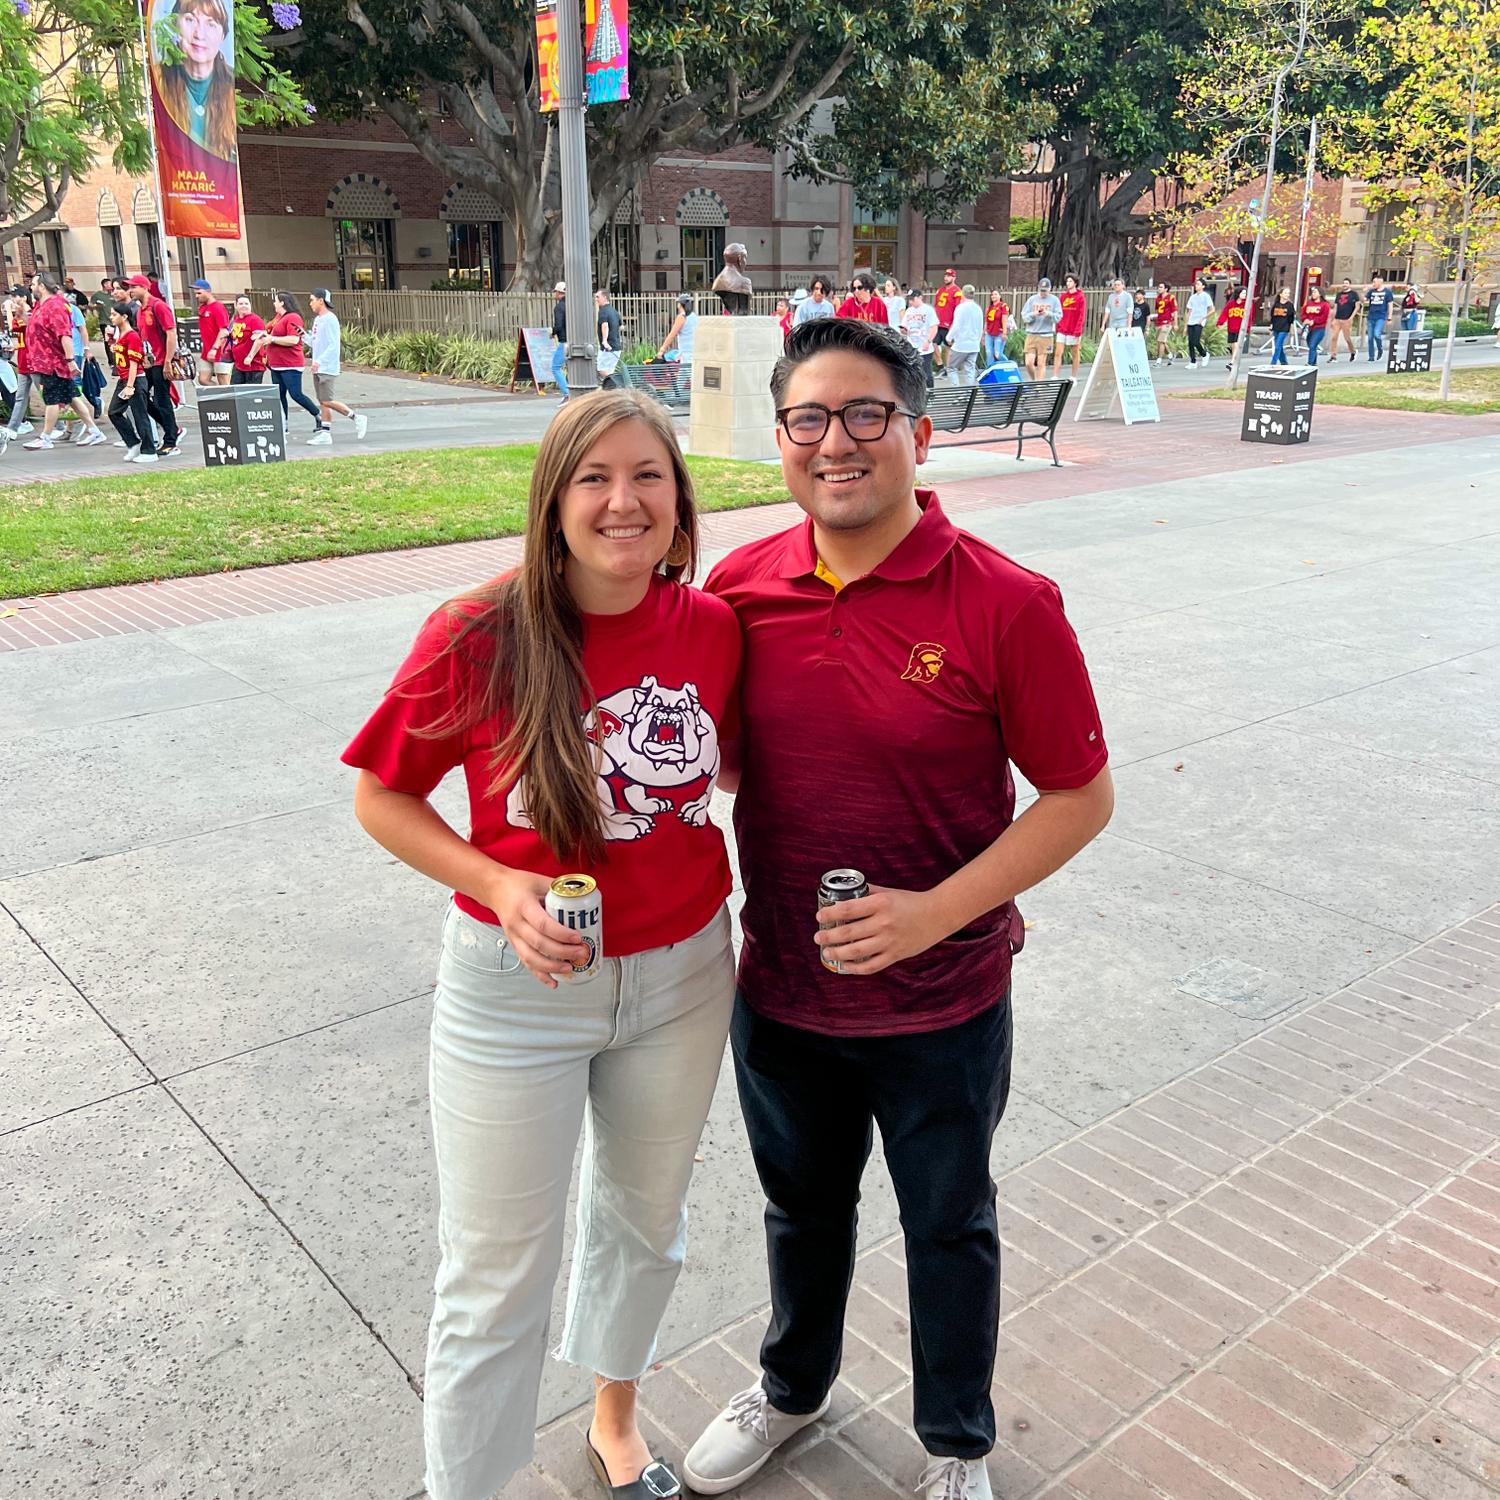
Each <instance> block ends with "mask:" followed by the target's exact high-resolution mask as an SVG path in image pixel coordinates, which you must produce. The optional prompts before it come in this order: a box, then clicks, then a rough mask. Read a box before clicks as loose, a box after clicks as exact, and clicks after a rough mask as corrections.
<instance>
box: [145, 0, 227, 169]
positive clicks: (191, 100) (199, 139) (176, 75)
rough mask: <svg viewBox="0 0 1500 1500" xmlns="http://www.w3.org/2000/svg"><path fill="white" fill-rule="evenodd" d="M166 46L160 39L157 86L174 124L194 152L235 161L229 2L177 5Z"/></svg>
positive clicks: (182, 1)
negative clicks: (195, 148)
mask: <svg viewBox="0 0 1500 1500" xmlns="http://www.w3.org/2000/svg"><path fill="white" fill-rule="evenodd" d="M173 19H174V20H175V26H172V22H170V21H168V22H166V23H159V24H165V25H167V26H168V27H169V28H170V30H169V32H168V37H167V41H166V44H165V45H162V43H161V40H160V34H159V32H158V33H157V36H158V41H157V49H158V50H157V54H156V86H157V89H158V91H159V92H160V95H161V99H162V102H163V103H164V104H165V105H166V107H167V113H168V114H169V115H171V117H172V120H173V122H174V123H175V124H176V125H177V126H178V128H179V129H180V130H181V131H182V133H183V134H184V135H185V136H187V138H188V139H189V140H190V141H192V143H193V144H194V145H195V146H201V147H202V148H203V149H204V150H205V151H208V152H211V153H212V154H213V155H214V156H217V157H218V158H219V159H220V160H221V161H234V160H235V158H236V156H237V155H238V153H237V151H236V148H235V118H234V74H233V73H232V72H231V71H230V69H229V64H228V63H227V62H226V61H225V60H224V42H225V39H226V38H227V37H228V35H229V9H228V6H227V4H226V0H177V13H176V16H175V18H173Z"/></svg>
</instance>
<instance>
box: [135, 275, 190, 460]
mask: <svg viewBox="0 0 1500 1500" xmlns="http://www.w3.org/2000/svg"><path fill="white" fill-rule="evenodd" d="M129 285H130V300H131V301H132V302H134V303H135V306H136V312H135V326H136V331H137V332H138V333H139V334H140V336H141V342H142V343H143V344H144V345H145V347H146V410H147V411H148V412H149V413H150V415H151V420H152V421H153V422H155V423H156V424H157V425H158V426H159V427H160V428H161V430H162V444H161V447H160V448H159V449H158V450H157V452H158V454H159V455H160V456H161V457H162V458H175V457H176V455H177V452H178V448H177V443H178V439H179V438H180V437H181V435H182V434H181V429H180V428H179V427H178V425H177V413H176V411H175V409H174V408H175V406H176V392H175V391H174V390H173V389H172V382H171V380H170V379H169V378H168V374H167V372H168V370H169V369H170V368H171V364H172V361H173V360H174V359H176V358H177V319H176V317H175V316H174V315H173V313H172V309H171V308H170V307H168V306H167V304H166V303H165V302H163V301H162V299H161V298H160V297H159V296H158V295H157V294H156V293H155V292H154V291H153V290H152V282H151V278H150V277H149V276H132V277H131V278H130V283H129Z"/></svg>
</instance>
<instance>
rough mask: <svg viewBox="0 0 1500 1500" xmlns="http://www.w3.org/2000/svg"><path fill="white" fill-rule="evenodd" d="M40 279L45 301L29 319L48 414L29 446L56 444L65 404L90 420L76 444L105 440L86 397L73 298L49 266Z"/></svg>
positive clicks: (29, 341)
mask: <svg viewBox="0 0 1500 1500" xmlns="http://www.w3.org/2000/svg"><path fill="white" fill-rule="evenodd" d="M36 283H37V285H38V287H39V288H40V290H41V293H42V300H41V301H40V302H39V303H38V304H37V305H36V307H35V308H34V309H33V310H32V314H31V317H30V319H29V320H28V322H27V324H26V349H27V358H28V361H29V363H30V365H31V374H32V376H33V377H35V378H39V379H40V381H41V386H42V400H43V402H44V403H45V404H46V414H45V415H44V416H43V418H42V430H41V431H40V432H39V433H37V435H36V436H35V437H34V438H32V439H31V440H30V441H29V442H28V443H26V444H25V446H26V447H27V448H30V449H32V450H33V451H47V450H50V449H51V448H53V447H54V446H55V440H54V438H53V436H52V433H53V430H54V429H55V428H56V426H57V419H58V417H59V415H60V414H61V413H62V410H63V408H64V407H71V408H72V409H73V411H74V412H75V413H76V414H77V415H78V417H79V418H80V420H81V421H82V422H83V425H84V434H83V436H82V437H81V438H78V439H76V441H75V446H77V447H79V448H92V447H94V446H95V445H96V444H98V443H102V442H104V440H105V439H104V434H103V433H102V432H100V431H99V424H98V423H97V422H95V420H94V409H93V407H92V406H91V405H90V404H89V402H87V401H86V400H84V398H83V393H82V391H81V390H80V389H79V385H78V379H79V376H80V374H81V373H82V371H81V370H80V369H79V363H78V356H77V352H76V350H75V348H74V343H73V309H74V303H73V300H72V298H70V297H69V296H67V294H66V293H65V292H64V291H63V289H62V282H61V281H59V280H58V279H57V277H56V276H54V275H52V273H51V272H49V271H43V272H39V273H38V274H37V277H36Z"/></svg>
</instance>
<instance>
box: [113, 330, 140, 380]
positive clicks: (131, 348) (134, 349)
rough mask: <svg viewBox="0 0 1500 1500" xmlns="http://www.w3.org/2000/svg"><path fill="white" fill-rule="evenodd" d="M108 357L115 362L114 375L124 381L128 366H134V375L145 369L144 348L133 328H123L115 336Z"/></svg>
mask: <svg viewBox="0 0 1500 1500" xmlns="http://www.w3.org/2000/svg"><path fill="white" fill-rule="evenodd" d="M110 355H111V357H112V358H113V359H114V362H115V373H116V374H117V375H118V376H119V377H120V379H121V380H124V378H125V376H126V375H127V374H128V373H129V370H130V366H131V365H132V364H134V366H135V373H136V374H137V375H140V374H141V373H142V372H143V371H144V370H145V368H146V346H145V344H143V343H142V342H141V336H140V334H138V333H137V332H136V331H135V329H133V328H123V329H121V330H120V332H119V333H118V334H116V335H115V341H114V345H113V347H112V348H111V349H110Z"/></svg>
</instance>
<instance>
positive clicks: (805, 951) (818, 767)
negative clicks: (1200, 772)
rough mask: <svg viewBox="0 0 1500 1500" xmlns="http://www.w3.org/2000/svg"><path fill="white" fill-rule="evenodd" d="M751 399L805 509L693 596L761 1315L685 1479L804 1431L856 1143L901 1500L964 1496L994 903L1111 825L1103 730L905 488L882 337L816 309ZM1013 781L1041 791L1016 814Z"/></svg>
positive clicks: (960, 536)
mask: <svg viewBox="0 0 1500 1500" xmlns="http://www.w3.org/2000/svg"><path fill="white" fill-rule="evenodd" d="M772 395H773V398H774V401H775V406H776V409H777V411H776V415H777V423H778V430H777V434H776V440H777V444H778V446H779V448H780V452H781V467H782V475H783V477H784V479H785V481H786V485H787V488H788V490H789V491H790V492H791V495H792V498H793V499H794V500H795V501H796V502H797V504H798V505H799V506H800V507H801V508H802V509H803V511H804V512H806V519H805V520H803V521H801V522H800V523H799V524H797V525H795V526H793V527H792V528H791V529H790V530H788V531H785V532H782V533H781V534H779V535H777V536H773V537H770V538H767V539H766V540H764V541H758V542H751V543H750V544H748V545H747V546H743V547H740V548H739V549H737V550H736V551H735V552H733V553H731V554H730V555H729V557H727V558H726V559H725V560H724V561H723V562H721V563H720V564H719V565H718V566H717V567H716V568H715V569H714V570H713V572H712V574H711V575H710V576H709V579H708V582H707V584H706V585H705V587H706V588H707V590H708V592H709V593H711V594H714V595H717V596H718V597H719V598H721V599H724V600H727V601H728V602H729V603H730V604H732V605H733V606H734V610H735V613H736V614H737V615H738V616H739V620H740V625H741V628H742V630H743V631H744V638H745V668H744V686H743V695H742V697H743V711H744V715H745V731H746V733H745V740H744V751H743V756H742V762H741V770H740V776H739V779H738V795H737V797H736V800H735V808H734V819H735V830H736V834H737V842H738V850H739V860H740V874H741V879H742V883H743V887H744V892H745V906H744V909H743V929H744V946H743V949H742V953H741V958H740V970H739V992H738V998H737V1000H736V1004H735V1016H734V1022H733V1025H732V1027H731V1033H730V1034H731V1042H732V1047H733V1055H734V1062H735V1072H736V1077H737V1080H738V1083H739V1093H740V1103H741V1107H742V1110H743V1113H744V1117H745V1124H746V1129H747V1132H748V1134H749V1139H750V1147H751V1151H752V1153H753V1155H754V1158H755V1164H756V1169H757V1171H758V1173H759V1175H760V1179H761V1184H762V1186H763V1188H764V1190H765V1193H766V1196H767V1198H768V1199H769V1207H768V1208H767V1211H766V1239H767V1246H768V1251H769V1256H770V1265H771V1288H772V1291H771V1297H772V1306H773V1308H774V1309H775V1311H774V1313H773V1316H772V1319H771V1326H770V1330H769V1332H768V1334H767V1336H766V1338H765V1341H764V1342H763V1344H762V1345H761V1351H760V1360H761V1376H760V1379H759V1381H758V1382H757V1383H756V1384H755V1385H754V1386H753V1387H751V1388H750V1389H749V1390H746V1391H743V1392H741V1393H740V1394H739V1395H737V1396H736V1397H735V1398H734V1401H733V1402H732V1403H731V1406H730V1408H729V1411H728V1412H726V1413H725V1416H728V1417H729V1420H724V1419H722V1418H716V1419H715V1420H714V1421H713V1422H711V1423H710V1425H709V1427H708V1428H707V1429H706V1430H705V1431H704V1433H703V1435H702V1436H701V1437H700V1438H699V1439H698V1441H697V1442H696V1443H695V1444H694V1445H693V1447H692V1449H691V1450H690V1451H689V1453H688V1454H687V1457H686V1459H685V1460H684V1464H683V1471H684V1478H685V1479H686V1480H687V1482H688V1484H689V1485H690V1486H691V1487H692V1488H694V1489H696V1490H698V1491H700V1492H702V1493H705V1494H721V1493H723V1492H725V1491H726V1490H728V1489H729V1488H731V1487H732V1485H733V1484H735V1483H738V1482H741V1481H742V1480H744V1479H747V1478H748V1477H749V1476H750V1474H752V1473H754V1472H755V1471H756V1469H758V1468H759V1467H760V1466H761V1465H762V1464H764V1463H765V1461H766V1460H767V1459H768V1458H769V1457H770V1455H771V1453H772V1451H773V1450H774V1449H775V1447H776V1446H777V1445H778V1444H780V1443H782V1442H784V1441H785V1440H786V1439H787V1438H789V1437H791V1436H792V1434H793V1433H795V1432H796V1431H797V1430H798V1429H799V1428H802V1427H805V1426H806V1425H807V1424H808V1423H809V1422H811V1421H813V1420H814V1419H815V1418H816V1417H817V1416H818V1415H819V1414H821V1413H822V1412H823V1411H824V1410H826V1409H827V1406H828V1402H829V1393H830V1389H831V1387H832V1385H833V1382H834V1379H835V1377H836V1376H837V1374H838V1371H839V1358H840V1350H841V1344H842V1339H843V1325H844V1308H845V1299H846V1296H847V1293H848V1290H849V1281H850V1276H851V1273H852V1270H853V1265H854V1249H855V1213H856V1209H855V1206H856V1204H857V1202H858V1200H859V1185H860V1179H861V1176H862V1174H863V1172H864V1168H865V1163H866V1161H867V1159H868V1157H869V1154H870V1141H871V1136H872V1133H873V1130H874V1128H875V1127H876V1126H877V1125H878V1127H879V1129H880V1134H881V1140H882V1142H883V1145H884V1151H885V1159H886V1163H887V1165H888V1167H889V1169H890V1173H891V1177H892V1180H893V1181H894V1183H895V1187H896V1195H897V1197H898V1199H899V1200H900V1203H901V1223H902V1228H903V1231H904V1235H905V1251H906V1266H907V1282H908V1288H909V1298H910V1304H911V1324H912V1343H913V1346H914V1347H915V1348H916V1349H918V1350H919V1351H920V1354H919V1357H918V1359H917V1362H916V1373H915V1387H914V1390H913V1409H914V1413H915V1425H916V1427H917V1431H918V1434H919V1436H920V1437H921V1438H922V1439H923V1443H924V1446H925V1447H926V1448H927V1451H928V1454H929V1458H930V1464H929V1467H928V1468H927V1470H926V1471H925V1472H924V1474H923V1476H922V1479H921V1480H920V1482H919V1489H920V1492H921V1494H922V1495H923V1496H924V1497H925V1500H939V1497H950V1496H959V1495H962V1496H964V1497H965V1500H980V1497H983V1500H989V1497H990V1486H989V1481H988V1478H987V1477H986V1474H985V1465H984V1455H985V1454H986V1452H988V1450H989V1449H990V1447H991V1446H992V1444H993V1443H994V1441H995V1416H994V1409H993V1406H992V1403H991V1399H990V1385H991V1380H992V1377H993V1366H994V1357H995V1348H996V1337H997V1322H998V1316H999V1305H1000V1252H999V1236H998V1233H997V1229H996V1216H995V1201H994V1200H995V1193H994V1183H993V1181H992V1179H991V1177H990V1168H989V1163H990V1146H991V1140H992V1137H993V1134H994V1130H995V1127H996V1125H997V1123H998V1121H999V1119H1000V1116H1001V1113H1002V1112H1003V1110H1004V1108H1005V1102H1006V1094H1007V1090H1008V1086H1009V1077H1010V1053H1011V1025H1010V1003H1009V995H1010V981H1011V955H1012V954H1013V953H1014V952H1016V951H1017V950H1019V948H1020V946H1021V938H1022V932H1023V923H1022V921H1021V918H1020V916H1019V914H1018V913H1017V911H1016V908H1015V905H1014V901H1015V898H1016V896H1017V895H1019V893H1020V892H1022V891H1025V890H1027V889H1028V888H1030V887H1031V886H1033V885H1035V884H1037V883H1038V882H1039V881H1041V880H1044V879H1045V878H1046V877H1047V876H1048V875H1050V874H1052V873H1053V872H1054V871H1055V870H1057V869H1058V868H1059V867H1060V866H1062V865H1064V864H1066V863H1067V861H1068V860H1070V859H1071V858H1072V857H1073V856H1074V855H1075V854H1077V853H1078V851H1079V850H1080V849H1082V848H1083V847H1084V845H1086V844H1087V843H1088V842H1089V840H1090V839H1092V838H1093V837H1094V836H1095V835H1096V834H1098V833H1099V831H1100V830H1101V829H1102V828H1103V827H1104V825H1105V823H1106V822H1107V821H1108V819H1109V816H1110V811H1111V809H1112V806H1113V793H1112V790H1111V782H1110V776H1109V771H1108V768H1107V762H1108V753H1107V751H1106V749H1105V744H1104V731H1103V728H1102V726H1101V725H1100V722H1099V714H1098V710H1097V708H1096V707H1095V703H1094V695H1093V692H1092V689H1091V688H1090V685H1089V678H1088V672H1087V670H1086V668H1085V666H1084V662H1083V656H1082V653H1081V652H1080V651H1079V649H1078V642H1077V639H1076V638H1075V636H1074V634H1073V631H1072V629H1071V628H1070V627H1069V625H1068V621H1067V618H1066V616H1065V615H1064V613H1063V607H1062V598H1061V595H1060V594H1059V592H1058V589H1057V586H1056V584H1054V583H1053V582H1051V580H1050V579H1047V578H1044V577H1042V576H1041V575H1040V574H1038V573H1034V572H1032V571H1030V570H1029V569H1027V568H1024V567H1022V566H1021V565H1020V564H1019V563H1016V562H1013V561H1012V560H1011V559H1010V558H1008V557H1006V556H1005V555H1004V553H1002V552H1000V551H998V550H997V549H996V548H994V547H993V546H991V545H990V544H989V543H988V542H984V541H981V540H980V539H979V538H977V537H975V536H973V535H971V534H969V533H967V532H964V531H961V530H959V529H958V528H957V527H956V526H954V524H953V523H952V522H951V521H950V520H949V519H948V518H947V517H946V516H945V515H944V513H943V509H942V506H941V505H940V504H939V503H938V498H937V496H936V495H935V494H933V493H932V492H931V491H930V490H918V489H917V488H916V487H915V476H916V469H917V465H918V464H919V463H921V462H922V461H923V460H924V459H925V458H926V455H927V452H928V445H929V443H930V441H931V437H932V421H931V419H930V418H929V417H927V416H924V415H922V414H921V413H922V412H923V410H924V407H925V404H926V386H925V380H924V377H923V373H922V367H921V363H920V361H919V360H918V358H917V355H916V352H915V351H914V350H913V349H912V347H911V345H910V344H909V343H908V342H906V341H904V340H897V339H894V338H892V337H891V336H890V335H889V334H888V333H887V332H886V331H885V330H884V329H880V328H870V327H866V326H864V325H862V324H859V323H854V322H850V321H846V320H842V319H836V320H834V321H832V322H827V323H820V324H814V325H809V326H807V327H804V328H797V329H794V330H793V332H792V337H791V339H790V340H789V341H788V345H787V353H786V357H785V358H784V359H783V360H781V361H780V362H779V363H778V365H777V367H776V371H775V373H774V375H773V376H772ZM1012 763H1014V765H1015V766H1016V767H1017V768H1018V769H1019V770H1020V771H1021V772H1023V773H1024V774H1025V776H1026V778H1027V779H1028V780H1029V781H1030V783H1031V784H1032V785H1033V786H1034V787H1036V788H1037V789H1038V792H1039V795H1038V797H1037V800H1036V801H1035V803H1033V804H1032V805H1031V806H1030V807H1029V808H1027V810H1026V811H1025V812H1024V813H1022V814H1021V816H1020V817H1016V816H1015V781H1014V777H1013V776H1012V772H1011V765H1012ZM726 784H727V785H730V786H732V784H733V782H732V779H731V780H729V781H728V782H726ZM843 868H852V869H855V870H858V871H860V872H862V873H863V874H864V875H865V876H866V877H867V879H868V882H869V886H870V894H869V895H868V896H865V897H863V898H862V899H858V900H850V901H847V902H843V903H841V904H839V905H837V906H833V907H829V908H826V909H822V910H820V909H819V904H818V891H819V879H820V876H821V875H822V874H823V873H824V872H825V871H830V870H836V869H843ZM830 961H831V962H832V963H835V964H837V966H838V972H833V971H832V970H831V969H830V968H829V967H828V966H827V965H828V963H829V962H830Z"/></svg>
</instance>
